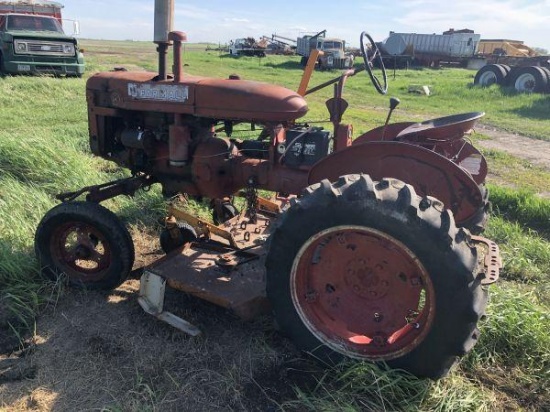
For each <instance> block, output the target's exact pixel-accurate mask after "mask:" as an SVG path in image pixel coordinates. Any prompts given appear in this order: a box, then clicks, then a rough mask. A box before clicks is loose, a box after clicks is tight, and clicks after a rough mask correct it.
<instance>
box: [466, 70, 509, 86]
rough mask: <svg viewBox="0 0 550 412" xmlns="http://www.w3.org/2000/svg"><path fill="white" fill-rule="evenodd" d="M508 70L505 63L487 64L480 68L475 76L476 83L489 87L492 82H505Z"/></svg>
mask: <svg viewBox="0 0 550 412" xmlns="http://www.w3.org/2000/svg"><path fill="white" fill-rule="evenodd" d="M507 74H508V72H507V71H506V68H505V67H504V66H503V65H500V64H487V65H485V66H483V67H482V68H481V69H479V70H478V72H477V73H476V76H475V78H474V84H475V85H477V86H482V87H487V86H490V85H492V84H500V85H502V84H504V83H505V80H506V76H507Z"/></svg>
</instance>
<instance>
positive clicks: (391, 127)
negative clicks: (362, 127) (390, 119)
mask: <svg viewBox="0 0 550 412" xmlns="http://www.w3.org/2000/svg"><path fill="white" fill-rule="evenodd" d="M413 124H414V122H403V123H391V124H388V125H387V126H380V127H377V128H375V129H372V130H369V131H368V132H366V133H363V134H362V135H361V136H359V137H357V138H356V139H355V140H354V141H353V146H355V145H358V144H361V143H366V142H379V141H392V140H394V139H395V137H396V136H397V135H398V134H399V133H400V132H401V131H403V130H405V129H406V128H407V127H409V126H411V125H413ZM384 130H385V131H384ZM382 137H383V138H382Z"/></svg>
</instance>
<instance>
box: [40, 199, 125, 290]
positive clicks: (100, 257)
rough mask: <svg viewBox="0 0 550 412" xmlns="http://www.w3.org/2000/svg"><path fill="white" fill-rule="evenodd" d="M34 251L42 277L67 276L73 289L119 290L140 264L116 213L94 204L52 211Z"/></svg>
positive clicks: (68, 204) (65, 205)
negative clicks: (134, 265) (135, 260)
mask: <svg viewBox="0 0 550 412" xmlns="http://www.w3.org/2000/svg"><path fill="white" fill-rule="evenodd" d="M34 248H35V252H36V256H37V258H38V261H39V264H40V267H41V271H42V274H43V275H45V276H46V277H48V278H50V279H52V280H58V279H59V278H60V277H62V276H66V277H67V279H68V282H69V284H70V285H71V286H75V287H78V288H83V289H104V290H109V289H114V288H115V287H117V286H118V285H120V284H121V283H122V282H124V280H126V278H127V276H128V275H129V273H130V271H131V270H132V265H133V263H134V244H133V242H132V237H131V236H130V234H129V233H128V230H127V229H126V227H125V226H124V225H123V224H122V222H121V221H120V220H119V219H118V218H117V217H116V215H115V214H114V213H112V212H111V211H109V210H108V209H106V208H104V207H103V206H101V205H99V204H97V203H92V202H66V203H62V204H60V205H57V206H56V207H54V208H53V209H51V210H50V211H49V212H48V213H47V214H46V215H45V216H44V218H43V219H42V221H41V222H40V224H39V225H38V228H37V230H36V234H35V239H34Z"/></svg>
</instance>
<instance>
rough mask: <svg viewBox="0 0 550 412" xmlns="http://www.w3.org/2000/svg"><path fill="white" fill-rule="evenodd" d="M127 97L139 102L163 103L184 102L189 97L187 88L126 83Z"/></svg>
mask: <svg viewBox="0 0 550 412" xmlns="http://www.w3.org/2000/svg"><path fill="white" fill-rule="evenodd" d="M128 96H129V97H133V98H134V99H139V100H159V101H165V102H185V101H186V100H187V99H188V97H189V87H188V86H182V85H179V84H178V85H167V84H155V85H152V84H137V83H128Z"/></svg>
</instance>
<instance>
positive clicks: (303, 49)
mask: <svg viewBox="0 0 550 412" xmlns="http://www.w3.org/2000/svg"><path fill="white" fill-rule="evenodd" d="M326 32H327V31H326V30H323V31H320V32H319V33H317V34H315V35H313V36H310V35H305V36H302V37H298V39H297V42H296V43H297V47H296V53H297V54H299V55H300V56H302V59H301V63H302V66H305V65H306V63H307V60H308V59H309V56H310V54H311V52H312V50H315V49H317V50H320V51H321V52H322V53H321V54H320V55H319V58H318V60H317V67H318V68H319V69H321V70H330V69H349V68H351V67H352V66H353V61H354V57H353V55H352V54H351V53H346V52H345V46H346V43H345V41H344V40H341V39H337V38H332V37H331V38H329V37H325V36H326Z"/></svg>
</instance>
